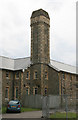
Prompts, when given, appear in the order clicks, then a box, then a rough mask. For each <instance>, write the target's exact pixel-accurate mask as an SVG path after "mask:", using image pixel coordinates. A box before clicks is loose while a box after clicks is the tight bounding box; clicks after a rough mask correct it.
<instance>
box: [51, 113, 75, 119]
mask: <svg viewBox="0 0 78 120" xmlns="http://www.w3.org/2000/svg"><path fill="white" fill-rule="evenodd" d="M50 118H66V113H59V112H57V113H53V114H51V116H50ZM68 118H76V113H71V112H69V113H68Z"/></svg>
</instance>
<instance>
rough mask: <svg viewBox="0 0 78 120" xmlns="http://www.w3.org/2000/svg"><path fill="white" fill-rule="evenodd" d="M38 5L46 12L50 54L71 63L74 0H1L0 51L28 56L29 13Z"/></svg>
mask: <svg viewBox="0 0 78 120" xmlns="http://www.w3.org/2000/svg"><path fill="white" fill-rule="evenodd" d="M40 8H42V9H44V10H46V11H47V12H48V13H49V16H50V58H51V59H54V60H57V61H60V62H63V63H67V64H71V65H75V63H76V1H75V0H1V1H0V14H1V15H0V24H1V27H0V28H1V29H0V55H2V56H7V57H11V58H19V57H27V56H30V53H31V28H30V17H31V14H32V12H33V11H34V10H37V9H40Z"/></svg>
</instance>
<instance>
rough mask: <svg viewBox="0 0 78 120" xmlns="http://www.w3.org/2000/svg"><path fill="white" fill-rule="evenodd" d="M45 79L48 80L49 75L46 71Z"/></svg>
mask: <svg viewBox="0 0 78 120" xmlns="http://www.w3.org/2000/svg"><path fill="white" fill-rule="evenodd" d="M45 79H48V73H47V71H45Z"/></svg>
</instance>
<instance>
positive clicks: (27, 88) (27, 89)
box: [26, 87, 29, 95]
mask: <svg viewBox="0 0 78 120" xmlns="http://www.w3.org/2000/svg"><path fill="white" fill-rule="evenodd" d="M26 95H29V87H26Z"/></svg>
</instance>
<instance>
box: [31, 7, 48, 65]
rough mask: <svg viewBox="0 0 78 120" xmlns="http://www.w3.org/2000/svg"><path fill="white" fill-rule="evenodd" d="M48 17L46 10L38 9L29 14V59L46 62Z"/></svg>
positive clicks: (35, 61) (34, 61)
mask: <svg viewBox="0 0 78 120" xmlns="http://www.w3.org/2000/svg"><path fill="white" fill-rule="evenodd" d="M49 28H50V18H49V15H48V13H47V12H46V11H44V10H43V9H39V10H37V11H34V12H33V13H32V15H31V61H32V63H33V64H35V63H44V64H48V63H49V62H50V50H49Z"/></svg>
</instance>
